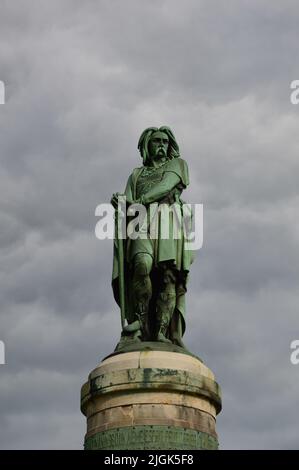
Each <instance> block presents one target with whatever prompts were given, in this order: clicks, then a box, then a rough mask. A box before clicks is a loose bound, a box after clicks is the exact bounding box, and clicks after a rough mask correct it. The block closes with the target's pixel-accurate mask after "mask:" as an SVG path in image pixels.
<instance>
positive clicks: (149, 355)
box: [81, 350, 221, 450]
mask: <svg viewBox="0 0 299 470" xmlns="http://www.w3.org/2000/svg"><path fill="white" fill-rule="evenodd" d="M220 409H221V398H220V389H219V386H218V384H217V383H216V382H215V380H214V375H213V373H212V372H211V370H210V369H209V368H208V367H207V366H205V365H204V364H203V363H202V362H201V361H200V360H199V359H197V358H195V357H194V356H190V355H187V354H181V353H177V352H166V351H153V350H151V351H135V352H128V353H122V354H116V355H112V356H110V357H108V358H107V359H104V361H103V362H102V363H101V364H100V365H99V366H98V367H96V368H95V369H94V370H93V371H92V372H91V373H90V375H89V378H88V382H87V383H86V384H84V385H83V387H82V390H81V410H82V413H84V415H85V416H86V417H87V433H86V436H85V449H106V450H124V449H149V450H156V449H163V450H167V449H171V450H172V449H190V450H191V449H217V448H218V440H217V434H216V430H215V422H216V419H215V418H216V414H217V413H219V411H220Z"/></svg>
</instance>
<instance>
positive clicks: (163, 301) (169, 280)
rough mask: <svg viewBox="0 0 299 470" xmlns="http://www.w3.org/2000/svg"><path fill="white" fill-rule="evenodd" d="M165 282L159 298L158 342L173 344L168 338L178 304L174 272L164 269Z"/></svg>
mask: <svg viewBox="0 0 299 470" xmlns="http://www.w3.org/2000/svg"><path fill="white" fill-rule="evenodd" d="M163 271H164V272H163V280H162V286H161V289H160V292H159V294H158V297H157V304H156V313H157V331H158V332H157V341H162V342H163V343H171V341H170V340H169V339H168V338H167V335H168V329H169V324H170V320H171V318H172V315H173V312H174V309H175V303H176V290H175V283H176V278H175V274H174V271H173V270H172V269H171V268H169V267H167V266H166V267H165V266H164V269H163Z"/></svg>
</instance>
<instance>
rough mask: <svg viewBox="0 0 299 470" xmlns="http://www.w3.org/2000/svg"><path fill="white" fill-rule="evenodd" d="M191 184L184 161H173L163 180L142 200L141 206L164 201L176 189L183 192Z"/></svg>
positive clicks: (168, 165)
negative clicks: (178, 188)
mask: <svg viewBox="0 0 299 470" xmlns="http://www.w3.org/2000/svg"><path fill="white" fill-rule="evenodd" d="M188 184H189V177H188V167H187V163H186V162H185V161H184V160H183V159H175V160H171V161H170V162H169V163H168V164H167V166H166V167H165V172H164V174H163V178H162V180H161V181H160V182H159V183H157V184H156V185H155V186H154V187H153V188H151V189H150V190H149V191H148V192H147V193H145V194H143V195H142V197H141V198H140V202H141V204H145V205H146V204H151V203H152V202H158V201H160V200H161V199H164V198H165V197H166V196H167V195H168V194H169V193H170V192H171V191H172V190H173V189H174V188H176V187H177V186H180V188H181V190H182V189H184V188H186V187H187V185H188Z"/></svg>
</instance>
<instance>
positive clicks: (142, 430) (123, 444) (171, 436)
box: [84, 426, 218, 450]
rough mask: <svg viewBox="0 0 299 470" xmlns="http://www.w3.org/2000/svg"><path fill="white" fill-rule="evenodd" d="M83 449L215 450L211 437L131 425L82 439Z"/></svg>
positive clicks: (191, 430) (180, 430)
mask: <svg viewBox="0 0 299 470" xmlns="http://www.w3.org/2000/svg"><path fill="white" fill-rule="evenodd" d="M84 448H85V450H138V449H147V450H158V449H160V450H169V449H170V450H217V449H218V441H217V439H216V438H215V437H213V436H211V435H209V434H207V433H204V432H200V431H196V430H193V429H183V428H178V427H174V426H132V427H122V428H116V429H110V430H108V431H102V432H99V433H96V434H94V435H93V436H90V437H88V438H86V439H85V446H84Z"/></svg>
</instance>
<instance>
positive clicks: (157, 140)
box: [148, 131, 169, 160]
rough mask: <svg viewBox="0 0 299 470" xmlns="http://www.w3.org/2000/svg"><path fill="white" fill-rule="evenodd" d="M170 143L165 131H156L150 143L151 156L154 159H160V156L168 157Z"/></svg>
mask: <svg viewBox="0 0 299 470" xmlns="http://www.w3.org/2000/svg"><path fill="white" fill-rule="evenodd" d="M168 145H169V139H168V136H167V134H165V132H160V131H157V132H154V133H153V135H152V136H151V138H150V141H149V144H148V149H149V154H150V156H151V158H153V159H154V160H159V159H160V158H165V157H167V150H168Z"/></svg>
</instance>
